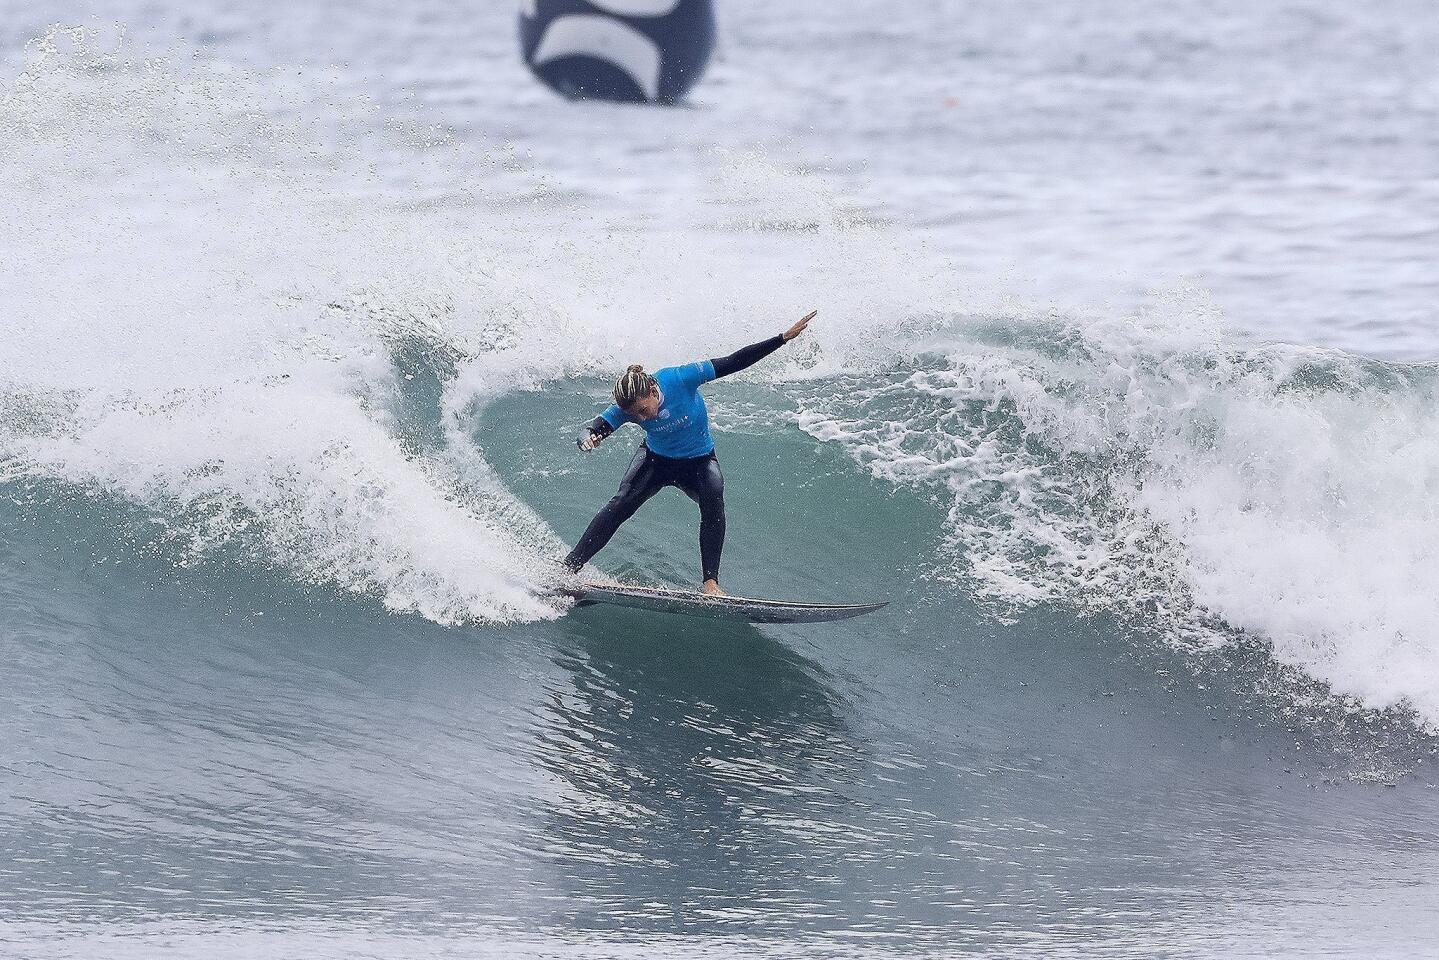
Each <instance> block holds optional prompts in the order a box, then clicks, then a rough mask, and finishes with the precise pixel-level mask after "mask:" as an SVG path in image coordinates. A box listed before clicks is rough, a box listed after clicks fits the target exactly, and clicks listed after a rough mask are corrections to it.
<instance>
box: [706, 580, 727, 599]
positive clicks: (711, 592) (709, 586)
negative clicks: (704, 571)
mask: <svg viewBox="0 0 1439 960" xmlns="http://www.w3.org/2000/svg"><path fill="white" fill-rule="evenodd" d="M700 592H702V593H703V594H704V595H705V596H707V597H727V596H729V594H727V593H725V592H724V591H723V590H721V589H720V585H719V581H718V580H706V581H705V585H704V586H703V587H701V588H700Z"/></svg>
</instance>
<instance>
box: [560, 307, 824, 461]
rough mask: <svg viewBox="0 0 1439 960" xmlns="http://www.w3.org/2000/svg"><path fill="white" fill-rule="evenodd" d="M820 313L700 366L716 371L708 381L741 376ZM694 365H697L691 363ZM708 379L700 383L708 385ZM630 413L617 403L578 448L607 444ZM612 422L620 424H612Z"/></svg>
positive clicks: (596, 420) (593, 423)
mask: <svg viewBox="0 0 1439 960" xmlns="http://www.w3.org/2000/svg"><path fill="white" fill-rule="evenodd" d="M817 313H819V311H818V310H811V311H810V312H809V313H807V314H805V315H804V316H803V317H801V318H800V319H799V320H797V321H795V323H794V324H792V325H791V326H790V328H789V329H788V330H786V331H784V332H783V333H777V334H775V335H774V336H772V337H770V338H769V339H768V340H761V341H759V342H758V343H752V344H750V345H749V346H747V347H741V348H739V349H738V350H736V351H735V352H734V353H731V354H729V355H728V356H723V357H715V358H714V359H712V360H709V361H701V364H703V363H706V362H708V363H709V364H710V365H711V366H712V367H713V368H714V376H712V377H709V378H707V380H718V379H719V378H720V377H727V376H729V375H730V374H732V373H739V372H740V371H741V370H744V369H747V368H749V367H752V366H754V365H755V364H756V363H758V362H759V361H761V360H763V359H764V358H765V357H767V356H769V355H770V354H772V353H774V352H775V351H776V350H778V349H779V348H780V347H782V346H784V345H785V344H786V343H789V342H790V341H791V340H793V339H794V338H795V337H797V336H799V335H800V334H801V333H804V331H805V328H806V327H808V326H809V322H810V321H811V320H813V319H814V318H815V315H816V314H817ZM691 366H694V365H693V364H692V365H691ZM707 380H705V381H701V382H707ZM630 412H631V411H629V410H625V409H621V408H620V406H619V404H616V405H615V406H612V407H610V408H609V409H608V410H606V411H605V412H604V413H602V414H600V415H599V416H598V417H595V418H594V419H593V420H591V421H590V422H589V424H587V425H586V428H585V435H584V436H583V437H581V438H580V439H579V441H578V444H579V448H580V449H581V450H584V451H586V452H588V451H590V450H593V449H594V448H595V447H598V446H599V445H600V444H601V443H603V442H604V439H605V437H608V436H609V435H610V434H612V433H614V432H615V430H617V429H619V428H620V427H621V426H623V425H624V424H625V423H626V422H628V421H629V420H630V419H631V417H628V416H626V414H629V413H630ZM615 414H619V416H618V417H617V416H615ZM651 416H653V414H651ZM640 419H643V418H640ZM612 420H613V421H617V422H611V421H612Z"/></svg>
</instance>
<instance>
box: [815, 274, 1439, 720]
mask: <svg viewBox="0 0 1439 960" xmlns="http://www.w3.org/2000/svg"><path fill="white" fill-rule="evenodd" d="M797 420H798V423H799V425H800V426H801V427H802V428H803V429H804V430H806V431H808V432H809V433H810V434H812V435H813V436H815V437H817V438H820V439H823V440H833V441H837V442H839V443H842V444H843V445H844V446H845V447H846V448H847V449H848V450H849V451H850V452H851V453H852V455H853V456H854V457H855V458H856V459H857V460H859V461H860V462H862V463H864V464H865V465H867V466H868V468H869V469H870V470H871V471H872V472H873V473H874V474H875V475H877V476H880V477H883V478H885V479H886V480H889V481H891V482H894V483H896V484H901V485H905V486H913V487H918V488H922V489H926V490H930V491H936V492H939V493H942V502H943V504H944V505H945V508H946V511H947V517H946V528H947V530H948V532H949V536H948V544H949V549H950V551H951V556H950V559H949V564H948V566H947V567H945V568H943V569H944V570H946V571H948V573H949V574H950V575H952V576H955V577H960V578H962V579H963V580H964V581H965V582H966V584H967V585H969V586H971V587H972V588H973V589H974V590H976V592H978V593H979V594H980V595H981V596H983V597H986V598H987V599H988V600H990V601H991V602H992V603H994V604H995V605H996V606H997V607H999V608H1001V609H1002V608H1003V607H1004V606H1006V605H1026V604H1034V603H1041V602H1044V603H1055V604H1062V605H1065V606H1068V607H1077V608H1080V609H1087V610H1104V611H1109V612H1116V613H1120V614H1123V615H1126V616H1132V617H1134V618H1136V619H1139V620H1142V621H1143V622H1145V623H1149V624H1154V623H1156V622H1157V623H1158V625H1159V626H1160V627H1161V628H1162V629H1163V630H1165V631H1166V632H1167V633H1168V634H1169V635H1170V636H1171V637H1173V638H1174V639H1176V641H1178V642H1182V643H1184V644H1186V645H1190V646H1194V647H1205V646H1213V645H1217V644H1223V643H1225V642H1227V641H1228V640H1229V639H1232V638H1233V637H1234V636H1235V632H1236V631H1243V632H1247V633H1250V634H1253V635H1256V636H1259V637H1262V638H1264V639H1266V640H1267V641H1268V642H1269V643H1271V644H1272V647H1273V651H1274V655H1275V656H1276V657H1277V658H1278V659H1279V660H1280V661H1282V662H1284V663H1286V664H1288V665H1290V666H1293V667H1297V668H1299V669H1301V670H1303V671H1304V672H1305V673H1307V674H1308V675H1309V676H1312V677H1314V678H1317V679H1319V680H1322V681H1324V682H1326V683H1328V684H1330V685H1331V686H1332V688H1333V689H1334V690H1335V691H1336V692H1337V693H1338V694H1340V695H1341V696H1344V697H1349V698H1353V700H1354V701H1355V702H1356V703H1358V704H1362V705H1363V706H1365V707H1373V708H1385V707H1390V706H1396V705H1397V706H1407V707H1410V708H1412V709H1413V710H1414V711H1416V712H1417V713H1418V714H1419V715H1420V716H1421V717H1422V718H1423V721H1424V722H1425V723H1427V724H1428V725H1430V726H1434V725H1435V724H1439V595H1436V593H1435V592H1434V591H1433V590H1432V572H1433V570H1434V569H1435V564H1436V561H1439V499H1436V497H1435V492H1436V487H1439V371H1436V369H1435V367H1434V366H1432V365H1406V364H1399V363H1385V362H1380V361H1376V360H1369V359H1365V358H1361V357H1357V356H1353V355H1349V354H1345V353H1342V352H1339V351H1334V350H1326V349H1318V348H1301V347H1293V346H1286V345H1276V344H1271V345H1253V344H1248V345H1243V344H1239V343H1236V342H1232V341H1231V339H1230V337H1229V336H1228V334H1227V332H1226V328H1225V326H1224V324H1223V322H1222V321H1221V320H1220V319H1219V318H1218V317H1217V315H1216V314H1215V312H1214V311H1213V310H1212V308H1210V307H1208V306H1207V305H1206V304H1205V303H1204V302H1203V300H1202V298H1197V297H1195V296H1194V295H1192V294H1183V295H1176V296H1174V297H1171V298H1165V299H1161V300H1156V302H1155V305H1154V307H1153V309H1152V310H1150V311H1149V312H1146V313H1143V314H1140V315H1136V316H1132V317H1126V318H1113V317H1109V318H1103V317H1097V318H1096V317H1091V318H1074V317H1063V316H1049V317H1040V318H1026V317H1022V316H1021V317H1007V318H1004V319H1002V320H976V319H969V320H960V321H955V322H954V323H953V324H951V325H950V326H949V327H948V329H947V330H938V331H936V333H935V334H934V335H933V336H931V337H930V338H929V339H928V341H927V342H925V343H923V344H920V345H917V346H916V348H915V350H914V355H913V357H912V358H909V359H907V360H905V361H904V362H902V363H898V364H892V365H891V366H890V368H889V370H888V371H887V372H884V373H882V374H879V375H866V376H864V377H858V378H852V379H849V380H846V379H844V378H841V379H840V380H839V382H837V383H832V384H826V385H825V389H824V391H823V392H808V393H806V394H805V395H804V397H803V399H802V400H801V402H800V405H799V411H798V413H797Z"/></svg>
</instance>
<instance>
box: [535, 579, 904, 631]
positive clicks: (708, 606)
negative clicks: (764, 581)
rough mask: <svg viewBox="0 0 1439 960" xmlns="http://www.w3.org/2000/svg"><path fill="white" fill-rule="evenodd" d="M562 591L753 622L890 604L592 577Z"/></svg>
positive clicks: (820, 618)
mask: <svg viewBox="0 0 1439 960" xmlns="http://www.w3.org/2000/svg"><path fill="white" fill-rule="evenodd" d="M560 592H561V593H563V594H565V595H567V596H570V597H574V598H575V599H576V600H578V601H579V602H580V603H581V604H590V603H609V604H615V605H617V606H622V607H633V608H635V609H640V610H654V611H657V612H660V613H675V614H679V615H681V616H687V617H706V618H710V619H716V620H743V621H747V622H749V623H826V622H830V621H835V620H848V619H850V618H851V617H858V616H862V615H864V614H866V613H873V612H874V611H875V610H879V609H881V608H883V607H886V606H888V605H889V601H888V600H884V601H879V602H876V603H811V602H807V601H799V600H771V599H767V598H762V597H736V596H729V595H725V596H721V597H711V596H706V595H705V594H703V593H700V592H698V591H696V590H679V589H676V588H673V587H658V586H645V585H641V584H631V583H620V582H618V581H590V582H583V583H578V584H573V585H568V586H565V587H562V588H561V589H560Z"/></svg>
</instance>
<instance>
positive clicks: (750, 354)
mask: <svg viewBox="0 0 1439 960" xmlns="http://www.w3.org/2000/svg"><path fill="white" fill-rule="evenodd" d="M782 346H784V334H782V333H777V334H775V335H774V336H772V337H770V338H769V339H768V340H761V341H760V342H759V343H752V344H750V345H749V346H747V347H741V348H740V349H738V350H736V351H735V352H734V353H732V354H730V355H729V356H727V357H715V358H714V359H713V360H711V361H710V363H711V364H712V365H713V366H714V377H713V379H715V380H718V379H719V378H720V377H727V376H729V375H730V374H732V373H739V372H740V371H741V370H743V369H744V368H746V367H751V366H754V365H755V364H756V363H758V362H759V361H761V360H763V359H764V358H765V357H767V356H769V355H770V354H772V353H774V352H775V351H776V350H778V349H779V348H780V347H782Z"/></svg>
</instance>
